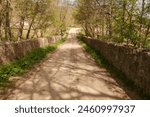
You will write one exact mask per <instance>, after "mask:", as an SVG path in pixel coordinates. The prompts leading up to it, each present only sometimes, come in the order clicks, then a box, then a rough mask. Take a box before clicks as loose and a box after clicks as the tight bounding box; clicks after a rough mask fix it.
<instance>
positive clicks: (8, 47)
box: [0, 36, 61, 64]
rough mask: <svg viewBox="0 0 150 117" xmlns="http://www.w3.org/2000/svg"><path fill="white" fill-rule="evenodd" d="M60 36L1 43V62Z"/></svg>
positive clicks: (54, 40) (12, 58)
mask: <svg viewBox="0 0 150 117" xmlns="http://www.w3.org/2000/svg"><path fill="white" fill-rule="evenodd" d="M60 39H61V37H60V36H56V37H51V38H39V39H33V40H25V41H18V42H6V43H1V44H0V64H4V63H8V62H10V61H13V60H15V59H18V58H20V57H22V56H24V55H25V54H27V53H28V52H31V51H32V50H34V49H36V48H39V47H44V46H47V45H49V44H51V43H54V42H56V41H58V40H60Z"/></svg>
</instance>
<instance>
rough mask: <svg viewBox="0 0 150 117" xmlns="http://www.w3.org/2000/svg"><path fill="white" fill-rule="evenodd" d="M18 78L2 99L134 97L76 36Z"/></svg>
mask: <svg viewBox="0 0 150 117" xmlns="http://www.w3.org/2000/svg"><path fill="white" fill-rule="evenodd" d="M15 79H18V80H17V81H15V86H14V87H13V88H11V89H8V90H7V91H6V92H5V94H4V95H2V96H1V97H0V98H1V99H17V100H18V99H23V100H24V99H25V100H26V99H64V100H66V99H130V96H128V95H127V94H126V92H125V91H124V90H123V89H122V88H121V87H120V86H119V84H117V82H116V81H115V80H113V78H112V77H111V75H110V74H109V73H108V72H107V71H106V69H104V68H101V67H99V66H98V65H97V64H96V63H95V61H94V60H93V59H92V58H91V57H90V55H89V54H87V53H86V52H85V51H84V50H83V49H82V47H81V45H80V44H79V43H78V42H77V40H76V39H75V38H73V37H72V38H69V39H68V40H67V41H66V42H65V43H64V44H63V45H62V46H60V47H59V48H58V49H57V51H55V52H54V53H53V54H49V55H48V57H47V58H46V59H45V60H44V61H42V62H41V64H38V65H36V67H35V68H34V69H33V70H32V71H30V72H29V73H28V74H26V75H24V76H22V77H18V78H15Z"/></svg>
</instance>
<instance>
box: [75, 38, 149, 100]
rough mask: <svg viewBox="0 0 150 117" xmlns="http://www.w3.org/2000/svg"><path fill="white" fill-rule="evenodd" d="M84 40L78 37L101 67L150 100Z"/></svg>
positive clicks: (147, 95) (143, 97)
mask: <svg viewBox="0 0 150 117" xmlns="http://www.w3.org/2000/svg"><path fill="white" fill-rule="evenodd" d="M82 38H84V37H83V36H82V35H79V36H77V39H78V40H79V41H80V43H81V45H82V46H83V48H84V49H85V51H86V52H88V53H89V54H90V55H91V56H92V58H93V59H95V61H96V62H97V63H98V64H99V65H100V66H102V67H104V68H106V69H107V70H108V72H109V73H110V74H111V75H112V76H114V78H117V79H116V80H118V81H119V82H120V81H121V82H123V84H124V85H125V86H126V87H128V89H129V90H135V91H136V92H137V93H138V95H139V96H140V97H141V98H142V99H150V95H149V94H145V93H144V91H143V90H142V89H140V88H139V87H137V86H135V84H134V82H133V81H132V80H129V79H128V78H127V77H126V75H125V74H124V73H123V72H122V71H121V70H119V69H117V68H116V67H114V66H113V65H112V64H111V63H109V61H108V60H107V59H105V57H104V56H103V55H102V54H101V53H100V52H98V51H96V50H95V49H94V48H92V47H91V46H90V45H88V44H86V42H84V41H83V40H82Z"/></svg>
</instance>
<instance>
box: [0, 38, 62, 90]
mask: <svg viewBox="0 0 150 117" xmlns="http://www.w3.org/2000/svg"><path fill="white" fill-rule="evenodd" d="M64 41H65V39H62V40H59V41H57V42H56V43H54V44H50V45H49V46H46V47H43V48H37V49H35V50H33V51H31V52H29V53H27V54H26V55H25V56H24V57H22V58H20V59H18V60H15V61H14V62H10V63H8V64H4V65H1V66H0V86H1V87H3V86H6V85H7V84H8V83H9V77H11V76H16V75H21V74H23V73H26V72H27V71H28V70H30V69H31V68H32V67H33V65H34V64H35V63H38V62H39V61H40V60H41V59H43V58H44V57H46V55H47V54H48V53H49V52H52V51H54V50H55V49H56V48H57V47H58V46H59V45H60V44H62V43H63V42H64Z"/></svg>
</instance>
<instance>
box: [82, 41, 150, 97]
mask: <svg viewBox="0 0 150 117" xmlns="http://www.w3.org/2000/svg"><path fill="white" fill-rule="evenodd" d="M83 41H84V42H86V43H87V44H89V45H90V46H92V47H93V48H94V49H95V50H97V51H99V52H100V53H101V54H102V55H103V56H104V57H105V58H106V59H107V60H108V61H109V62H110V63H111V64H112V65H113V66H115V67H116V68H118V69H119V70H121V71H122V72H124V73H125V75H126V76H127V78H128V79H130V80H132V81H133V82H134V84H135V86H137V87H139V88H140V89H142V90H143V91H144V93H145V94H148V95H150V52H146V51H143V50H140V49H135V48H133V47H127V46H124V45H119V44H115V43H108V42H104V41H100V40H95V39H91V38H83Z"/></svg>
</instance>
